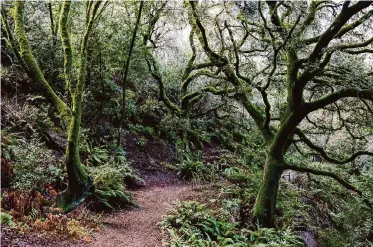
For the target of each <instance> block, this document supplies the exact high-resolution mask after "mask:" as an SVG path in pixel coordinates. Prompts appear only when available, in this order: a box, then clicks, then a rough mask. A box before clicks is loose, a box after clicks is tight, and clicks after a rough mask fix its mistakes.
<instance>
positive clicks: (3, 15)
mask: <svg viewBox="0 0 373 247" xmlns="http://www.w3.org/2000/svg"><path fill="white" fill-rule="evenodd" d="M1 21H2V23H3V25H4V27H5V34H6V36H7V41H8V44H9V46H10V47H11V48H12V50H13V52H14V54H15V55H16V57H17V59H18V62H19V63H20V64H21V66H22V68H23V69H24V70H25V71H26V72H27V71H28V68H27V65H26V63H25V61H23V59H22V57H21V54H20V51H19V48H18V46H17V44H16V42H15V40H14V37H13V34H12V31H11V30H10V26H9V22H8V16H7V14H6V11H5V9H4V7H1Z"/></svg>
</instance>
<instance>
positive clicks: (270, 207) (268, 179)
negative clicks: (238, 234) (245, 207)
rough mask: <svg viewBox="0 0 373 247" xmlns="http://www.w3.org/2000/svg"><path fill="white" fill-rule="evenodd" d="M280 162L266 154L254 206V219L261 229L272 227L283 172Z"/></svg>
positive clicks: (271, 155)
mask: <svg viewBox="0 0 373 247" xmlns="http://www.w3.org/2000/svg"><path fill="white" fill-rule="evenodd" d="M282 167H283V166H282V165H281V161H280V160H279V159H278V158H276V155H273V153H272V152H269V153H268V154H267V158H266V162H265V167H264V174H263V178H262V182H261V186H260V188H259V192H258V195H257V198H256V201H255V206H254V219H255V221H256V223H258V224H259V225H260V226H262V227H274V214H275V207H276V198H277V191H278V188H279V182H280V178H281V174H282V171H283V168H282Z"/></svg>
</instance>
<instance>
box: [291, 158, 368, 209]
mask: <svg viewBox="0 0 373 247" xmlns="http://www.w3.org/2000/svg"><path fill="white" fill-rule="evenodd" d="M285 168H286V169H291V170H293V171H297V172H307V173H311V174H314V175H318V176H326V177H330V178H333V179H334V180H335V181H337V182H338V183H339V184H340V185H342V186H343V187H345V188H346V189H348V190H351V191H353V192H355V193H357V194H358V195H359V196H361V197H364V194H363V192H362V191H361V190H359V189H358V188H356V187H355V186H354V185H352V184H351V183H350V182H348V181H347V180H345V179H343V178H341V177H340V176H339V175H337V174H336V173H334V172H330V171H323V170H319V169H315V168H310V167H303V166H296V165H289V164H287V165H286V166H285ZM363 202H364V203H365V204H366V205H367V206H368V207H370V209H373V205H372V203H371V202H369V200H367V199H366V198H363Z"/></svg>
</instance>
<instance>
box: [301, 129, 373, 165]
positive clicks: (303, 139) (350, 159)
mask: <svg viewBox="0 0 373 247" xmlns="http://www.w3.org/2000/svg"><path fill="white" fill-rule="evenodd" d="M295 133H296V134H297V135H298V136H299V137H300V140H301V141H303V142H304V143H305V144H306V145H307V146H308V147H309V148H311V149H313V150H315V151H317V152H318V153H319V154H320V155H321V156H322V157H323V158H324V159H325V160H326V161H328V162H330V163H334V164H339V165H343V164H346V163H349V162H351V161H354V160H355V159H356V158H358V157H360V156H362V155H368V156H373V152H368V151H358V152H356V153H354V154H352V155H351V156H350V157H349V158H347V159H344V160H337V159H334V158H332V157H330V156H329V155H328V154H327V153H326V152H325V150H324V149H323V148H322V147H320V146H317V145H316V144H314V143H312V141H311V140H310V139H308V138H307V136H306V135H305V134H304V133H303V132H302V131H301V130H300V129H297V130H296V132H295Z"/></svg>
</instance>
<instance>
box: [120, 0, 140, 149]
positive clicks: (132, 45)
mask: <svg viewBox="0 0 373 247" xmlns="http://www.w3.org/2000/svg"><path fill="white" fill-rule="evenodd" d="M143 6H144V1H140V6H139V13H138V15H137V19H136V25H135V29H134V30H133V33H132V38H131V43H130V47H129V50H128V55H127V60H126V63H125V65H124V71H123V77H122V114H121V116H120V120H119V129H118V139H117V148H118V147H119V146H120V145H121V143H120V139H121V128H122V124H123V121H124V120H125V118H126V105H127V101H126V91H127V77H128V71H129V66H130V62H131V56H132V51H133V47H134V45H135V40H136V34H137V30H138V28H139V26H140V20H141V13H142V8H143Z"/></svg>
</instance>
